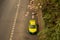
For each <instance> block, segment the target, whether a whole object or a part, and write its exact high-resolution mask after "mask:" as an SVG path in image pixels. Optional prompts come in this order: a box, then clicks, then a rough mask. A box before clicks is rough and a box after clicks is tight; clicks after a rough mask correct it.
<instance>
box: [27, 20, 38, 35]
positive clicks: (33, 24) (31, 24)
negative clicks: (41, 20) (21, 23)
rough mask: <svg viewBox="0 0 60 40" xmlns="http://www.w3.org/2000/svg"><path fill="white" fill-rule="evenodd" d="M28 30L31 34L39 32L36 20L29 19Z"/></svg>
mask: <svg viewBox="0 0 60 40" xmlns="http://www.w3.org/2000/svg"><path fill="white" fill-rule="evenodd" d="M28 31H29V33H31V34H35V33H36V32H37V25H36V20H34V19H32V20H30V21H29V27H28Z"/></svg>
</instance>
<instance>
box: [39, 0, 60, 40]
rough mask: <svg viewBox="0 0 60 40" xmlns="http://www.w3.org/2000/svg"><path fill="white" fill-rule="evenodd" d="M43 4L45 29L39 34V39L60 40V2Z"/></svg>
mask: <svg viewBox="0 0 60 40" xmlns="http://www.w3.org/2000/svg"><path fill="white" fill-rule="evenodd" d="M43 3H44V4H43V8H42V12H43V19H44V22H45V28H44V30H42V31H41V32H40V33H39V34H38V35H39V38H40V40H60V0H46V1H45V2H43ZM41 35H42V36H44V37H41Z"/></svg>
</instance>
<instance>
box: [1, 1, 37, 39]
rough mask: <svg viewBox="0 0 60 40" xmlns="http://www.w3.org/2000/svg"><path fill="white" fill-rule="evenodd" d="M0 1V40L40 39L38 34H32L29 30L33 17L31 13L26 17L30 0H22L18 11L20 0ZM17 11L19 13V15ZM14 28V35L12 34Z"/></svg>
mask: <svg viewBox="0 0 60 40" xmlns="http://www.w3.org/2000/svg"><path fill="white" fill-rule="evenodd" d="M0 2H1V3H0V40H38V37H37V35H30V34H29V33H28V32H27V28H28V22H29V20H30V19H31V13H30V14H29V15H28V16H27V17H25V13H26V11H27V5H28V3H29V0H20V4H19V5H20V6H19V8H18V12H17V5H18V3H19V0H3V1H0ZM16 13H18V15H17V17H16ZM15 17H16V19H15ZM13 27H14V28H13ZM12 28H13V29H14V32H13V35H12V34H11V32H12ZM11 35H12V38H11ZM10 38H11V39H10Z"/></svg>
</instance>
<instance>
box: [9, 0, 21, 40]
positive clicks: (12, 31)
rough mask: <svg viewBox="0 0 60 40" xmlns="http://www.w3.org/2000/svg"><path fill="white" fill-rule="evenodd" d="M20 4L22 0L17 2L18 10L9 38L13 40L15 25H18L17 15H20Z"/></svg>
mask: <svg viewBox="0 0 60 40" xmlns="http://www.w3.org/2000/svg"><path fill="white" fill-rule="evenodd" d="M19 6H20V0H19V2H18V4H17V11H16V15H15V18H14V22H13V26H12V30H11V34H10V38H9V40H13V39H12V38H13V34H14V29H15V25H16V20H17V16H18V11H19Z"/></svg>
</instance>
